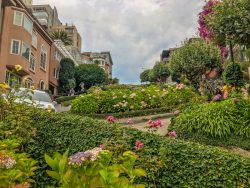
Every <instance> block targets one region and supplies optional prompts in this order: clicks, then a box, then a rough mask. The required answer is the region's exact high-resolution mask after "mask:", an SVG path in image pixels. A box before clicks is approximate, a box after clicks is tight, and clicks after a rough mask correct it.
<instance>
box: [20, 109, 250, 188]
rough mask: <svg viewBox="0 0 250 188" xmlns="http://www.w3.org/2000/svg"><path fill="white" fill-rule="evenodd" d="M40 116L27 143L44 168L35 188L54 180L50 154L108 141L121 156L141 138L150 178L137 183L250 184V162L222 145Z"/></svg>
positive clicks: (83, 120)
mask: <svg viewBox="0 0 250 188" xmlns="http://www.w3.org/2000/svg"><path fill="white" fill-rule="evenodd" d="M34 120H35V122H36V124H35V126H36V127H37V136H36V138H35V139H34V140H33V141H30V142H29V143H27V144H26V145H25V150H26V151H27V152H28V153H30V154H31V155H32V156H33V157H34V158H35V159H37V160H38V161H39V162H40V166H41V167H42V168H41V169H39V171H38V172H37V174H36V180H37V181H36V183H35V184H34V185H33V187H46V185H51V184H53V182H54V181H53V180H52V179H50V178H49V177H48V176H47V175H46V170H47V169H48V166H47V165H46V163H45V161H44V153H47V154H48V155H51V154H53V153H54V151H58V152H60V153H63V152H65V151H66V150H67V148H69V149H70V154H74V153H76V152H79V151H85V150H88V149H91V148H94V147H96V146H98V145H100V144H105V145H106V147H107V149H108V150H110V151H112V152H113V153H114V155H115V156H118V155H120V154H121V153H123V152H124V151H128V150H134V146H135V142H136V141H137V140H140V141H141V142H142V143H144V148H142V149H141V150H140V151H136V154H137V155H138V157H139V161H138V163H137V166H138V167H143V169H145V170H146V172H147V176H146V177H142V178H140V179H136V182H135V183H143V184H145V185H146V187H163V188H166V187H249V186H250V184H249V162H250V160H249V159H247V158H243V157H241V156H238V155H234V154H230V153H228V152H226V151H224V150H221V149H219V148H213V147H207V146H202V145H199V144H196V143H189V142H183V141H179V140H175V139H170V138H164V137H160V136H157V135H153V134H149V133H145V132H140V131H138V130H135V129H128V128H123V127H120V126H118V125H116V124H112V125H111V124H107V123H105V122H102V121H96V120H93V119H90V118H81V117H79V116H74V115H67V114H47V113H43V114H38V115H35V116H34ZM229 164H230V165H229ZM38 180H39V181H38ZM54 185H55V182H54Z"/></svg>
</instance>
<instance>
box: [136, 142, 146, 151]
mask: <svg viewBox="0 0 250 188" xmlns="http://www.w3.org/2000/svg"><path fill="white" fill-rule="evenodd" d="M143 147H144V144H143V143H142V142H141V141H140V140H137V141H136V142H135V150H136V151H138V150H141V149H142V148H143Z"/></svg>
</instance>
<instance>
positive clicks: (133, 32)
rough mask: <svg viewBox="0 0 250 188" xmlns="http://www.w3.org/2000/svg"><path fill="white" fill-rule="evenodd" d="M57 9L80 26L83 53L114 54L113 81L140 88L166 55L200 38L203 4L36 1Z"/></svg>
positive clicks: (181, 0)
mask: <svg viewBox="0 0 250 188" xmlns="http://www.w3.org/2000/svg"><path fill="white" fill-rule="evenodd" d="M33 3H34V4H50V5H51V6H56V8H57V10H58V13H59V18H60V20H61V21H62V22H63V23H68V24H74V25H76V27H77V29H78V32H79V33H80V34H81V36H82V51H87V52H88V51H92V52H101V51H110V52H111V55H112V59H113V62H114V66H113V77H117V78H118V79H119V80H120V83H124V84H138V83H140V78H139V76H140V73H141V72H142V71H143V70H145V69H149V68H152V67H153V65H154V64H155V62H156V61H159V60H160V54H161V51H162V50H163V49H168V48H173V47H178V46H180V45H181V42H182V41H184V40H185V39H186V38H190V37H195V36H197V34H198V24H197V20H198V13H199V12H201V9H202V6H203V5H204V0H33Z"/></svg>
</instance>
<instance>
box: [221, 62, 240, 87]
mask: <svg viewBox="0 0 250 188" xmlns="http://www.w3.org/2000/svg"><path fill="white" fill-rule="evenodd" d="M223 76H224V82H225V83H226V84H229V85H232V86H234V87H240V86H243V84H244V79H243V72H242V71H241V68H240V65H239V64H238V63H230V64H229V65H228V66H227V67H226V69H225V71H224V72H223Z"/></svg>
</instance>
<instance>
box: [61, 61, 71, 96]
mask: <svg viewBox="0 0 250 188" xmlns="http://www.w3.org/2000/svg"><path fill="white" fill-rule="evenodd" d="M60 65H61V68H60V74H59V88H58V89H59V92H63V93H68V91H69V90H70V89H71V88H74V87H75V78H74V76H75V65H74V62H73V61H72V60H71V59H69V58H64V59H62V60H61V62H60Z"/></svg>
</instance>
